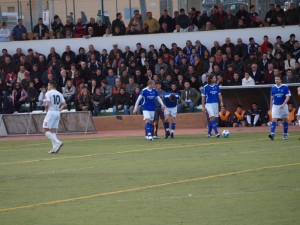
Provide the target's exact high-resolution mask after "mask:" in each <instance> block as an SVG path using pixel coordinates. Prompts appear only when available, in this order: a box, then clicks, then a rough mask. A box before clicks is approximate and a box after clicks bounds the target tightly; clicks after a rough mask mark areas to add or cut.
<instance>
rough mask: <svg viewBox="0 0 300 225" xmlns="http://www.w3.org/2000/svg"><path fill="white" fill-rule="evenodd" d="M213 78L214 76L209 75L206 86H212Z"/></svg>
mask: <svg viewBox="0 0 300 225" xmlns="http://www.w3.org/2000/svg"><path fill="white" fill-rule="evenodd" d="M214 76H215V75H214V74H211V75H209V76H208V77H207V83H208V84H212V82H213V81H212V80H213V78H214Z"/></svg>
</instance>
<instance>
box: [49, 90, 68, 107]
mask: <svg viewBox="0 0 300 225" xmlns="http://www.w3.org/2000/svg"><path fill="white" fill-rule="evenodd" d="M45 100H46V101H47V102H49V108H48V110H49V111H59V108H60V106H61V104H62V103H64V102H65V99H64V97H63V95H62V94H61V93H60V92H58V91H57V90H50V91H48V92H47V93H46V95H45Z"/></svg>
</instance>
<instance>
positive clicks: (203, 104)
mask: <svg viewBox="0 0 300 225" xmlns="http://www.w3.org/2000/svg"><path fill="white" fill-rule="evenodd" d="M201 102H202V112H205V111H206V109H205V95H202V101H201Z"/></svg>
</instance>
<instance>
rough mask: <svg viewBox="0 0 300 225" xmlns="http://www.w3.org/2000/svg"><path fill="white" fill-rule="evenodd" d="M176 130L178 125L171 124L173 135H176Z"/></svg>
mask: <svg viewBox="0 0 300 225" xmlns="http://www.w3.org/2000/svg"><path fill="white" fill-rule="evenodd" d="M175 128H176V123H172V124H171V129H172V133H174V130H175Z"/></svg>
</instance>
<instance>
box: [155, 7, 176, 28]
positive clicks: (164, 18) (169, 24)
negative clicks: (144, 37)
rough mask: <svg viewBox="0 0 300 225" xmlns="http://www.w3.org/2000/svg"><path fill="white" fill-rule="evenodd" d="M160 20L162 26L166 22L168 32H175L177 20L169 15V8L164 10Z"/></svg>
mask: <svg viewBox="0 0 300 225" xmlns="http://www.w3.org/2000/svg"><path fill="white" fill-rule="evenodd" d="M158 22H159V24H160V26H161V27H162V24H163V23H166V24H167V30H168V32H173V31H174V29H175V21H174V19H173V18H172V17H171V16H169V14H168V10H166V9H165V10H164V11H163V13H162V16H161V17H160V18H159V20H158Z"/></svg>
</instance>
